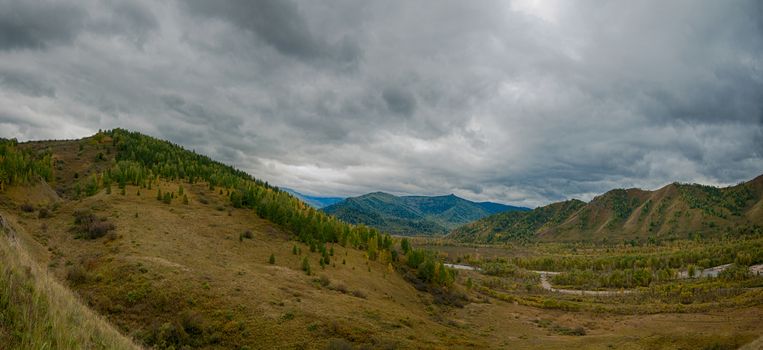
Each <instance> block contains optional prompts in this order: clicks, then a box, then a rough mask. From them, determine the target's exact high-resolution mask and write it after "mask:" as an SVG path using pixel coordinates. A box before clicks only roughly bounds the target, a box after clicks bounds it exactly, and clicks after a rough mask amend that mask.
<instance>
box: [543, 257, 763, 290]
mask: <svg viewBox="0 0 763 350" xmlns="http://www.w3.org/2000/svg"><path fill="white" fill-rule="evenodd" d="M729 266H731V264H725V265H719V266H714V267H710V268H707V269H704V270H702V271H698V272H697V273H695V274H694V276H695V277H718V275H719V274H720V273H721V272H722V271H723V270H726V269H727V268H729ZM530 272H535V273H537V274H539V275H540V285H541V287H543V289H545V290H548V291H551V292H555V293H561V294H576V295H622V294H628V293H633V292H635V291H636V290H635V289H623V290H585V289H559V288H554V287H553V286H551V282H549V281H548V276H553V275H558V274H559V273H560V272H554V271H534V270H530ZM750 272H751V273H752V274H753V275H760V274H763V264H758V265H753V266H750ZM678 278H679V279H684V278H689V275H688V273H687V272H686V271H681V272H679V273H678Z"/></svg>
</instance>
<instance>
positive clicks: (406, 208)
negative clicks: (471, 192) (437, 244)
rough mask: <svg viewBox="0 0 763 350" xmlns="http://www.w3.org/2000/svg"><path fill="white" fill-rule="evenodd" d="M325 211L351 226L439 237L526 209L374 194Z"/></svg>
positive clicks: (448, 197)
mask: <svg viewBox="0 0 763 350" xmlns="http://www.w3.org/2000/svg"><path fill="white" fill-rule="evenodd" d="M322 210H323V211H324V212H326V213H328V214H331V215H334V216H336V217H337V218H339V219H341V220H343V221H346V222H349V223H353V224H365V225H368V226H371V227H375V228H377V229H380V230H382V231H385V232H389V233H392V234H399V235H411V234H428V235H432V234H442V233H446V232H447V231H448V230H449V229H452V228H455V227H456V226H458V225H461V224H464V223H467V222H470V221H474V220H477V219H479V218H482V217H485V216H489V215H492V214H496V213H499V212H505V211H524V210H529V208H524V207H517V206H511V205H505V204H500V203H494V202H472V201H469V200H467V199H464V198H461V197H458V196H456V195H454V194H448V195H442V196H420V195H415V196H395V195H393V194H389V193H386V192H381V191H376V192H371V193H367V194H364V195H361V196H357V197H350V198H347V199H345V200H344V201H342V202H339V203H336V204H333V205H330V206H327V207H325V208H323V209H322Z"/></svg>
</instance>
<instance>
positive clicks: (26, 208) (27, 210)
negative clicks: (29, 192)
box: [19, 203, 34, 213]
mask: <svg viewBox="0 0 763 350" xmlns="http://www.w3.org/2000/svg"><path fill="white" fill-rule="evenodd" d="M19 209H21V211H23V212H25V213H31V212H33V211H34V206H33V205H31V204H29V203H24V204H22V205H20V206H19Z"/></svg>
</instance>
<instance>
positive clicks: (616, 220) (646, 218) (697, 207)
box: [449, 175, 763, 243]
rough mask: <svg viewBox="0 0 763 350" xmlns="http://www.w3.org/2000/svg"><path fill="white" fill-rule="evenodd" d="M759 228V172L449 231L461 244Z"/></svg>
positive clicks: (571, 203)
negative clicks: (739, 179) (735, 180)
mask: <svg viewBox="0 0 763 350" xmlns="http://www.w3.org/2000/svg"><path fill="white" fill-rule="evenodd" d="M760 231H763V175H761V176H757V177H756V178H754V179H752V180H750V181H747V182H743V183H740V184H738V185H734V186H728V187H723V188H719V187H714V186H707V185H699V184H681V183H677V182H674V183H671V184H668V185H665V186H663V187H661V188H659V189H656V190H652V191H649V190H643V189H638V188H629V189H613V190H610V191H607V192H605V193H603V194H601V195H599V196H596V197H594V198H593V199H592V200H591V201H590V202H588V203H585V202H582V201H579V200H574V199H573V200H568V201H564V202H556V203H552V204H549V205H546V206H543V207H539V208H536V209H534V210H532V211H530V212H525V213H518V214H513V213H500V214H496V215H493V216H489V217H486V218H483V219H480V220H478V221H475V222H472V223H468V224H466V225H463V226H461V227H458V228H456V229H454V230H453V231H451V232H450V234H449V237H451V238H453V239H455V240H458V241H463V242H481V243H492V242H506V241H606V240H609V239H614V240H649V239H679V238H692V237H716V236H720V235H723V234H748V233H754V232H760Z"/></svg>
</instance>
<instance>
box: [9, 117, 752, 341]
mask: <svg viewBox="0 0 763 350" xmlns="http://www.w3.org/2000/svg"><path fill="white" fill-rule="evenodd" d="M4 145H5V146H6V147H5V148H0V169H2V171H3V172H4V174H6V176H5V177H3V179H4V182H3V190H2V191H0V215H2V217H3V218H4V222H6V223H9V224H8V225H11V227H12V229H13V232H14V234H13V235H14V237H15V239H14V240H13V241H14V242H18V244H15V243H14V245H3V244H4V243H3V242H4V241H3V240H2V239H1V238H3V237H0V262H2V265H0V266H2V268H0V269H5V270H4V272H3V273H4V274H3V277H4V278H5V276H13V277H11V278H5V279H3V280H2V281H3V282H2V283H4V284H3V285H2V286H0V288H4V289H0V293H2V294H0V295H1V296H10V297H7V298H6V299H2V297H0V299H2V300H0V302H2V304H0V313H2V318H0V341H2V343H0V344H11V348H45V347H46V346H48V348H64V349H66V348H130V347H131V346H132V345H131V344H130V342H129V341H127V340H125V339H126V338H125V337H124V336H120V335H119V334H116V333H115V332H113V331H109V329H110V328H109V327H110V326H108V324H112V325H114V327H115V328H116V329H117V330H119V331H120V332H121V333H122V334H124V335H125V336H127V337H129V338H132V339H134V341H135V342H136V343H138V344H140V345H143V346H146V347H150V348H155V349H181V348H193V349H196V348H199V349H273V348H284V349H367V348H373V349H376V348H381V349H450V348H472V349H493V348H495V349H501V348H516V349H556V348H579V349H611V348H617V349H640V348H668V349H680V348H684V349H685V348H700V349H701V348H720V349H726V348H729V349H731V348H736V347H738V346H740V345H742V344H744V343H747V342H750V341H752V340H753V339H754V338H755V337H756V336H757V335H758V334H759V333H760V331H761V328H760V327H761V326H760V322H759V320H760V315H761V309H760V300H763V299H761V298H760V286H761V284H760V278H757V277H752V276H747V275H743V276H740V277H739V279H738V280H735V281H734V282H728V283H725V282H724V284H720V283H718V282H714V281H707V282H696V283H691V284H690V285H688V287H682V286H681V284H682V282H680V281H678V282H674V281H663V280H659V284H656V285H654V286H650V288H652V287H653V290H650V291H648V293H645V294H643V295H642V294H638V295H633V297H628V298H617V299H614V300H615V301H616V302H614V303H613V300H607V299H598V298H596V297H590V296H586V297H580V296H564V295H562V296H559V295H553V294H550V293H549V292H547V291H545V290H543V289H541V288H540V287H539V286H538V278H537V276H534V277H533V276H530V275H529V272H528V271H526V270H527V269H529V268H536V267H542V266H546V265H545V264H546V263H550V264H552V265H553V266H557V265H559V266H562V265H565V266H567V269H568V270H567V271H566V272H567V273H568V274H569V276H566V275H565V276H563V277H566V278H568V279H570V278H572V277H577V276H578V275H579V273H580V272H581V271H583V270H585V271H588V270H590V268H589V267H590V266H598V267H601V268H602V269H601V270H596V271H597V273H598V274H600V275H602V276H604V275H606V274H610V273H613V272H611V271H609V269H610V268H611V266H615V267H616V268H617V269H629V270H627V271H625V272H624V273H626V276H628V273H631V271H630V269H636V267H635V266H636V263H638V266H639V267H638V268H639V269H642V268H641V266H642V263H643V262H642V261H651V260H655V259H656V260H655V261H656V263H655V264H652V263H651V262H650V263H649V265H653V266H658V265H659V267H660V268H665V267H663V266H661V265H660V264H662V263H663V262H667V263H669V264H671V266H672V264H673V262H674V260H675V261H676V263H677V264H678V265H675V266H677V267H676V268H683V267H684V265H685V263H696V264H698V265H701V266H704V263H703V262H702V261H704V260H708V259H710V260H709V261H708V263H726V262H728V259H732V260H734V261H735V260H738V261H739V262H740V263H746V264H750V263H756V262H758V261H759V260H760V256H759V254H757V253H756V252H758V251H759V247H760V244H759V243H758V241H751V242H744V241H740V242H732V243H724V242H720V243H718V245H717V246H714V247H712V249H710V250H708V249H705V248H702V247H701V245H702V243H701V242H694V241H689V242H688V243H689V244H691V247H693V248H691V249H686V248H685V247H682V246H675V247H659V249H660V251H659V256H656V257H655V259H650V258H652V257H653V256H654V254H657V253H655V252H652V251H649V252H644V253H643V254H642V253H638V254H639V255H638V256H637V260H633V257H632V256H631V255H633V252H631V250H630V249H631V248H630V247H629V246H625V247H624V248H617V250H616V251H610V250H609V249H610V247H607V250H606V256H603V258H604V259H605V260H604V261H601V262H600V261H599V260H595V259H593V258H592V256H598V255H603V254H605V253H604V248H602V249H600V250H598V251H586V252H582V251H581V252H580V253H577V252H574V251H570V250H563V251H562V252H558V251H557V252H556V253H554V254H552V255H548V254H547V253H545V252H544V250H545V249H546V248H545V246H544V245H543V244H540V245H538V246H537V247H535V248H533V249H537V251H526V252H522V253H520V254H514V252H513V251H509V250H507V249H504V248H499V247H491V248H490V249H491V251H500V252H501V253H502V254H505V253H507V252H508V253H509V254H510V255H502V257H498V258H492V259H490V260H487V259H485V257H480V256H481V254H480V253H479V251H478V249H480V248H477V247H476V246H468V247H466V246H458V247H455V249H457V250H458V251H459V254H458V255H457V256H456V255H455V254H454V255H453V256H451V257H448V253H447V252H445V251H441V252H439V253H437V254H435V253H432V252H428V251H425V250H422V249H418V248H419V246H421V245H423V244H419V243H414V245H415V247H410V244H409V243H410V242H411V241H415V242H418V241H419V240H422V239H421V238H419V239H416V240H412V239H411V240H409V239H400V240H398V239H393V238H392V237H390V236H389V235H385V234H383V233H381V232H379V231H378V230H375V229H372V228H368V227H365V226H361V225H358V226H355V225H347V224H345V223H344V222H342V221H339V220H336V219H335V218H332V217H329V216H327V215H325V214H323V213H322V212H320V211H316V210H314V209H312V208H310V207H308V206H306V205H305V204H304V203H302V202H300V201H298V200H297V199H296V198H294V197H292V196H290V195H289V194H287V193H285V192H282V191H280V190H278V189H276V188H273V187H271V186H269V185H268V184H266V183H264V182H260V181H257V180H256V179H253V178H251V177H250V176H249V175H246V174H242V173H239V172H237V171H236V170H235V169H232V168H230V167H227V166H225V165H223V164H220V163H216V162H214V161H212V160H210V159H208V158H206V157H203V156H200V155H197V154H194V153H193V152H188V151H185V150H182V149H181V148H179V147H177V146H175V145H172V144H169V143H167V142H164V141H160V140H156V139H152V138H149V137H146V136H144V135H140V134H135V133H128V132H126V131H123V130H115V131H110V132H106V133H102V134H98V135H96V136H94V137H90V138H86V139H82V140H71V141H41V142H30V143H21V144H19V143H15V142H12V141H7V142H6V143H4ZM9 159H12V160H13V161H12V162H11V161H7V160H9ZM576 205H577V204H576V202H570V203H568V204H567V205H562V206H560V208H557V209H556V210H550V211H548V212H544V211H539V212H538V213H545V214H543V215H539V214H535V215H534V216H532V217H535V218H536V219H534V221H533V220H528V221H526V225H528V227H530V226H531V227H536V226H534V225H537V222H545V221H549V220H551V221H554V222H556V221H560V222H561V221H563V219H562V218H564V217H567V215H566V214H565V212H566V211H572V210H574V208H575V207H576ZM421 206H432V207H436V206H437V204H436V203H434V204H431V203H429V204H426V203H425V204H421ZM549 218H551V219H549ZM537 227H543V225H542V224H541V225H540V226H537ZM4 232H8V231H7V230H5V231H4ZM651 248H652V247H650V249H651ZM557 249H558V247H555V246H551V247H550V248H549V250H557ZM655 249H657V248H655ZM716 252H723V254H716ZM734 252H736V254H737V255H736V257H732V256H734V254H733V253H734ZM751 252H752V253H751ZM679 253H680V254H681V255H680V256H679V255H678V254H679ZM753 253H754V254H753ZM18 254H23V256H26V257H27V258H26V259H27V260H24V259H21V260H19V259H16V256H19V255H18ZM686 254H688V256H684V255H686ZM740 254H741V255H740ZM515 255H521V256H525V258H521V259H519V260H515V259H514V258H513V257H512V256H515ZM708 257H711V258H708ZM717 257H720V258H718V259H721V260H718V261H716V260H717V259H716V258H717ZM679 258H680V259H679ZM689 258H691V259H689ZM14 259H15V260H14ZM444 259H449V260H450V261H451V262H458V261H460V262H468V263H470V262H472V261H474V262H475V264H478V265H480V266H483V267H488V266H493V267H495V266H498V267H501V268H497V269H496V268H492V267H491V268H490V269H485V271H484V273H483V272H481V271H460V272H459V273H457V274H456V273H454V271H453V270H451V269H449V268H447V267H445V266H444V265H443V262H444ZM457 259H458V260H457ZM696 259H700V260H699V261H695V260H696ZM8 261H10V262H8ZM13 261H22V263H21V265H15V263H13ZM25 261H29V263H27V262H25ZM621 261H625V262H626V263H625V264H623V263H622V262H621ZM628 261H635V262H634V264H627V262H628ZM483 264H484V265H483ZM509 264H512V265H511V268H512V269H515V268H516V269H515V270H511V271H509V270H507V269H503V268H502V266H504V265H505V266H508V265H509ZM17 266H20V267H17ZM24 266H33V267H32V268H31V269H26V268H24ZM671 266H668V267H671ZM598 267H597V268H598ZM605 267H606V268H605ZM8 271H10V272H8ZM27 271H28V272H27ZM495 271H498V272H499V274H497V275H494V274H492V273H493V272H495ZM634 271H635V270H634ZM489 273H490V274H489ZM597 277H598V275H597ZM6 281H11V282H6ZM19 281H20V282H19ZM46 281H47V282H46ZM39 285H42V286H43V287H37V286H39ZM49 285H55V286H58V287H46V286H49ZM64 285H65V286H66V287H64ZM29 286H31V287H29ZM50 289H53V290H58V291H57V292H55V293H50V292H49V290H50ZM38 290H39V291H41V292H39V293H38V292H37V291H38ZM30 291H31V292H30ZM686 293H693V294H691V295H690V298H689V299H686V298H684V296H683V295H684V294H686ZM38 295H39V296H41V297H37V296H38ZM67 295H68V297H65V298H61V296H67ZM73 295H76V296H77V298H81V300H82V301H83V303H82V304H79V303H73V304H72V303H63V304H57V303H58V302H56V300H76V298H73V297H72V296H73ZM30 296H34V297H30ZM42 296H45V298H43V297H42ZM6 300H10V301H11V302H6ZM40 300H50V302H49V303H47V304H46V303H41V302H39V301H40ZM687 300H689V301H691V302H692V304H690V305H684V304H682V303H683V302H685V301H687ZM695 300H696V301H695ZM56 305H59V306H56ZM644 305H646V306H644ZM18 310H21V311H18ZM30 310H31V311H30ZM34 310H37V311H34ZM55 310H59V311H60V312H59V311H55ZM57 312H59V313H58V314H57ZM46 313H47V314H46ZM95 313H97V314H100V315H102V316H100V317H102V318H100V317H98V316H94V314H95ZM79 314H84V315H89V316H82V318H81V319H82V320H85V321H80V318H79V316H71V315H79ZM30 315H31V316H30ZM46 315H51V316H46ZM55 315H64V316H55ZM729 317H733V319H734V320H735V322H728V318H729ZM7 320H12V321H11V322H8V321H7ZM30 320H34V322H32V321H30ZM46 320H51V321H46ZM56 320H57V321H56ZM88 320H92V322H91V321H88ZM98 320H100V321H98ZM87 322H91V323H90V325H88V323H87ZM107 322H108V323H107ZM676 325H680V326H676ZM51 329H52V330H53V331H52V333H50V335H49V333H48V332H47V331H48V330H51ZM99 334H101V335H99ZM88 337H89V338H88ZM56 339H59V340H56ZM48 344H50V345H48ZM120 344H122V345H120Z"/></svg>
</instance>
